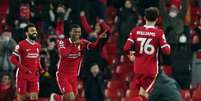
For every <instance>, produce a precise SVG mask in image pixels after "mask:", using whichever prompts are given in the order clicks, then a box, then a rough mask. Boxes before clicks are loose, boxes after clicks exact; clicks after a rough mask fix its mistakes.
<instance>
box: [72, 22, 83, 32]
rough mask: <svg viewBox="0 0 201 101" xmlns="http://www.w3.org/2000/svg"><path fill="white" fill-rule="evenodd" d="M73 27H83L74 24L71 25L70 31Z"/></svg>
mask: <svg viewBox="0 0 201 101" xmlns="http://www.w3.org/2000/svg"><path fill="white" fill-rule="evenodd" d="M73 28H81V27H80V25H78V24H73V25H71V26H70V31H72V29H73Z"/></svg>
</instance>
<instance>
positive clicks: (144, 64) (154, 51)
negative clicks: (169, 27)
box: [131, 26, 163, 74]
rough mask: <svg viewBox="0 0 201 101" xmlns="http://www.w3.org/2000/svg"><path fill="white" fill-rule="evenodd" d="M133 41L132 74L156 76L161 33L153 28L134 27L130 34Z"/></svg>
mask: <svg viewBox="0 0 201 101" xmlns="http://www.w3.org/2000/svg"><path fill="white" fill-rule="evenodd" d="M131 34H132V36H133V40H134V41H135V52H136V53H135V57H136V58H135V61H134V72H136V73H143V74H156V73H157V72H158V51H159V48H160V39H161V37H162V35H163V31H162V30H160V29H157V28H156V27H154V26H141V27H136V28H134V29H133V30H132V32H131Z"/></svg>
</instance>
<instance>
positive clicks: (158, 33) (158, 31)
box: [154, 27, 164, 36]
mask: <svg viewBox="0 0 201 101" xmlns="http://www.w3.org/2000/svg"><path fill="white" fill-rule="evenodd" d="M154 31H155V32H156V34H157V36H162V35H163V34H164V31H163V29H160V28H157V27H156V28H155V29H154Z"/></svg>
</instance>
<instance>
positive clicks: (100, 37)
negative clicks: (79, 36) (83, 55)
mask: <svg viewBox="0 0 201 101" xmlns="http://www.w3.org/2000/svg"><path fill="white" fill-rule="evenodd" d="M106 32H107V30H105V31H104V32H102V33H101V34H100V35H99V36H98V37H97V39H96V42H94V43H92V42H89V41H86V43H87V49H94V48H97V47H98V46H99V44H100V41H101V39H102V38H104V36H105V34H106Z"/></svg>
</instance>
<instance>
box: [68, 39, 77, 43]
mask: <svg viewBox="0 0 201 101" xmlns="http://www.w3.org/2000/svg"><path fill="white" fill-rule="evenodd" d="M70 40H71V41H72V43H74V42H76V41H78V40H79V39H75V38H70Z"/></svg>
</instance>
